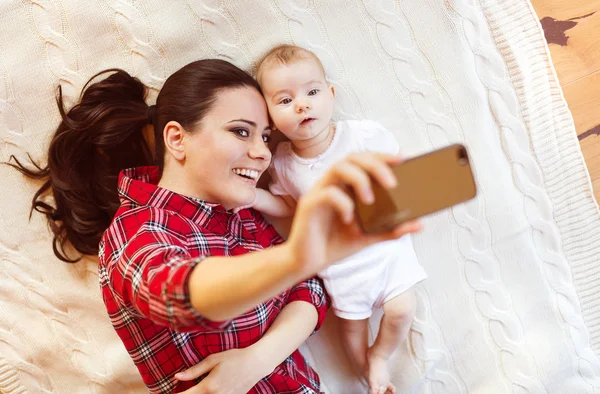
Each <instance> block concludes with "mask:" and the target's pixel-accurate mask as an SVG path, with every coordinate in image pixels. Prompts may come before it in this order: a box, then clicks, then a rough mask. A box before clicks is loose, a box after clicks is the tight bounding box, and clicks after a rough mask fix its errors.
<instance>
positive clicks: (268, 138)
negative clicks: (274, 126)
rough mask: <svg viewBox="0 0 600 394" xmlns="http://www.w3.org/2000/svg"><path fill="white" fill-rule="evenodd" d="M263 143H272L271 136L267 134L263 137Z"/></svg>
mask: <svg viewBox="0 0 600 394" xmlns="http://www.w3.org/2000/svg"><path fill="white" fill-rule="evenodd" d="M263 141H265V143H267V144H268V143H269V142H270V141H271V136H270V135H266V134H265V135H263Z"/></svg>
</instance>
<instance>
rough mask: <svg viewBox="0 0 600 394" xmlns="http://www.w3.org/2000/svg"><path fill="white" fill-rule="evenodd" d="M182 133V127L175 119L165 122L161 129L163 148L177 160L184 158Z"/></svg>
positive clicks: (183, 131)
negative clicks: (163, 140) (162, 129)
mask: <svg viewBox="0 0 600 394" xmlns="http://www.w3.org/2000/svg"><path fill="white" fill-rule="evenodd" d="M184 133H185V130H184V128H183V127H182V126H181V124H179V122H175V121H170V122H169V123H167V124H166V125H165V129H164V131H163V136H164V139H165V150H166V151H167V152H169V154H171V156H173V158H174V159H175V160H178V161H182V160H184V159H185V149H184V146H183V137H184Z"/></svg>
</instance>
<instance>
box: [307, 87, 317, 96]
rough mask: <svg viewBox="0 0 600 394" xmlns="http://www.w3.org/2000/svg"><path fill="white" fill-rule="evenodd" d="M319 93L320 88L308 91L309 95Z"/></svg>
mask: <svg viewBox="0 0 600 394" xmlns="http://www.w3.org/2000/svg"><path fill="white" fill-rule="evenodd" d="M317 93H319V89H312V90H311V91H310V92H308V95H309V96H314V95H315V94H317Z"/></svg>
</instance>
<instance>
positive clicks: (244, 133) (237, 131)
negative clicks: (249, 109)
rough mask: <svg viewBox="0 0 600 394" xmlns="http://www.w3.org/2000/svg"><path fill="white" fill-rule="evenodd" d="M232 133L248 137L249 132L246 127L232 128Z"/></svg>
mask: <svg viewBox="0 0 600 394" xmlns="http://www.w3.org/2000/svg"><path fill="white" fill-rule="evenodd" d="M232 131H233V132H234V133H236V134H238V135H239V136H240V137H248V135H249V133H248V130H246V129H233V130H232Z"/></svg>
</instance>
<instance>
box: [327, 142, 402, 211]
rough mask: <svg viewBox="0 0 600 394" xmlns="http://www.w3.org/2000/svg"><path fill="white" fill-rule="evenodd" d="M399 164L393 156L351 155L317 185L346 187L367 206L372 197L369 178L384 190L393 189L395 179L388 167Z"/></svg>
mask: <svg viewBox="0 0 600 394" xmlns="http://www.w3.org/2000/svg"><path fill="white" fill-rule="evenodd" d="M400 162H402V159H401V158H400V157H399V156H393V155H385V154H380V153H371V152H362V153H356V154H351V155H349V156H348V157H346V158H345V159H344V160H342V161H340V162H339V163H337V164H336V165H335V166H333V168H332V169H330V170H329V171H328V172H327V173H326V175H325V176H324V177H323V178H321V180H320V181H319V183H318V184H319V185H320V186H321V187H327V186H330V185H340V184H344V185H348V186H350V187H352V189H353V190H354V191H355V193H356V194H357V195H358V196H359V198H360V199H361V200H362V201H363V202H365V203H367V204H369V203H371V202H372V196H373V190H372V185H371V178H373V179H375V180H376V181H377V182H378V183H380V184H381V185H382V186H383V187H384V188H391V187H394V186H395V185H396V177H395V175H394V173H393V171H392V169H391V168H390V165H394V164H398V163H400Z"/></svg>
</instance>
